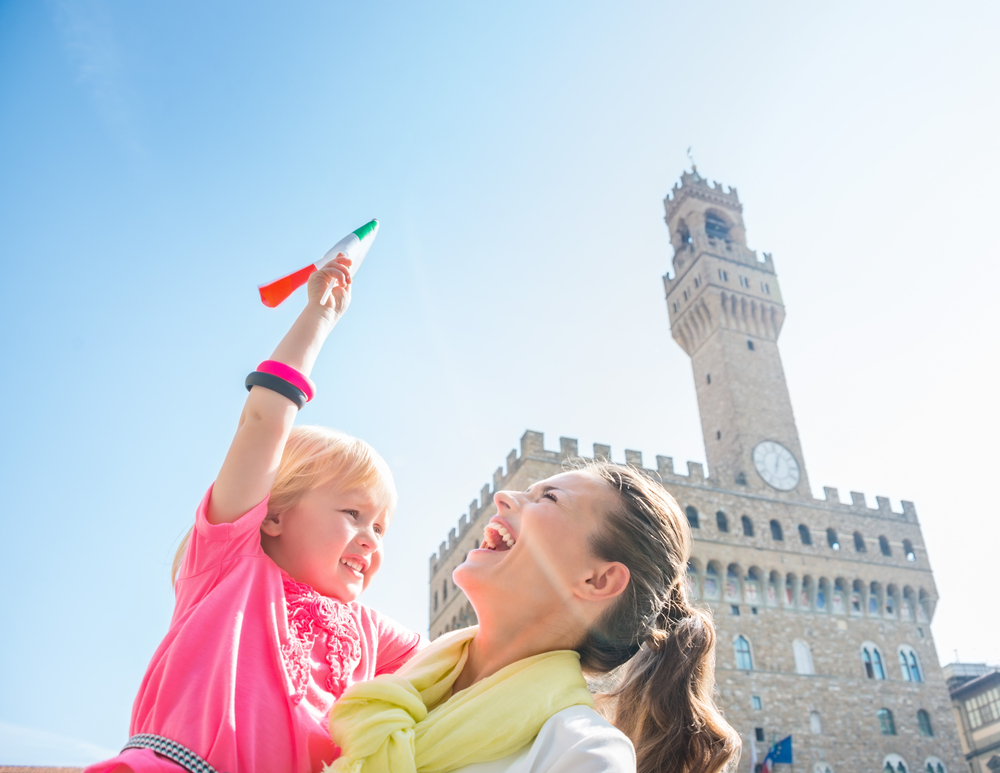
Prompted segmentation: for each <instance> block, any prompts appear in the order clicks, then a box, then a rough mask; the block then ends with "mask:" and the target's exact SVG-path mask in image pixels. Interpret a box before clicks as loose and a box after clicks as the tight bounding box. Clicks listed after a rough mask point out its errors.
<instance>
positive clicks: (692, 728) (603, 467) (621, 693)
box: [579, 463, 740, 773]
mask: <svg viewBox="0 0 1000 773" xmlns="http://www.w3.org/2000/svg"><path fill="white" fill-rule="evenodd" d="M584 469H585V470H586V471H588V472H590V473H591V474H596V475H597V476H598V477H599V478H601V479H602V480H603V481H605V482H606V483H608V484H609V485H610V486H611V487H612V488H613V489H614V490H615V492H616V493H617V494H618V495H619V500H620V504H621V506H620V507H619V508H616V510H615V511H614V512H612V513H610V514H609V517H608V519H607V521H606V528H605V529H603V530H602V533H601V534H600V535H599V536H598V537H597V538H596V539H595V541H594V544H593V545H592V548H593V550H594V551H595V553H596V554H598V555H600V556H601V557H602V558H604V559H605V560H608V561H620V562H621V563H623V564H625V566H627V567H628V569H629V574H630V581H629V587H628V589H627V590H626V592H625V593H624V594H622V598H621V600H620V601H619V602H618V603H617V604H615V606H614V607H612V608H611V609H610V610H609V611H608V613H606V614H605V615H604V617H603V618H602V619H601V620H600V621H598V624H597V625H596V626H595V627H594V628H593V629H592V630H591V631H590V634H589V636H588V637H587V640H586V641H585V642H584V643H583V644H582V645H581V646H580V648H579V652H580V658H581V663H582V664H583V666H584V668H585V669H588V670H590V671H592V672H598V673H606V672H608V671H611V670H613V669H615V668H617V667H619V666H622V665H623V664H624V667H623V669H622V670H623V673H622V674H621V675H620V677H619V681H618V684H617V686H616V687H615V688H614V689H613V690H612V692H611V693H610V694H609V695H608V696H607V697H608V699H609V701H608V702H609V704H611V705H613V709H612V710H611V714H612V716H611V719H612V721H613V722H614V724H615V726H616V727H618V729H619V730H621V731H622V732H623V733H625V734H626V735H627V736H628V737H629V738H630V739H631V740H632V743H633V744H634V746H635V751H636V758H637V773H659V771H669V772H670V773H719V771H722V770H723V769H725V768H726V767H727V766H728V765H729V764H730V763H731V762H732V761H734V760H735V759H736V757H737V756H738V754H739V750H740V738H739V735H738V734H737V733H736V731H735V730H733V728H732V727H730V725H729V724H728V723H727V722H726V721H725V719H723V717H722V713H721V712H720V711H719V709H718V707H717V706H716V705H715V700H714V697H713V693H714V690H715V626H714V624H713V623H712V618H711V614H710V613H709V612H708V611H707V610H703V609H700V608H698V607H693V606H691V605H690V604H689V603H688V601H687V598H686V596H685V593H684V575H685V572H686V568H687V561H688V558H689V557H690V543H691V537H690V531H689V527H688V525H687V520H686V519H685V518H684V516H683V515H682V514H681V512H680V508H679V507H678V506H677V503H676V502H675V501H674V500H673V498H672V497H671V496H670V495H669V494H668V493H667V492H666V490H664V489H663V487H662V486H660V485H658V484H657V483H654V482H653V481H651V480H650V479H649V478H647V477H646V476H645V475H644V474H643V473H641V472H639V471H638V470H635V469H633V468H630V467H622V466H620V465H615V464H610V463H598V464H593V465H588V466H587V467H585V468H584Z"/></svg>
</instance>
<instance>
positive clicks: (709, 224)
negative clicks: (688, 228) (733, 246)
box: [705, 210, 729, 240]
mask: <svg viewBox="0 0 1000 773" xmlns="http://www.w3.org/2000/svg"><path fill="white" fill-rule="evenodd" d="M705 235H706V236H708V238H709V239H723V240H726V239H728V238H729V225H728V224H727V223H726V221H725V220H723V219H722V217H720V216H719V215H717V214H715V212H712V211H711V210H709V211H708V212H706V213H705Z"/></svg>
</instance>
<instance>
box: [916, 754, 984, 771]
mask: <svg viewBox="0 0 1000 773" xmlns="http://www.w3.org/2000/svg"><path fill="white" fill-rule="evenodd" d="M993 759H994V760H995V759H996V757H994V758H993ZM986 767H989V763H987V764H986ZM924 770H925V771H927V773H947V772H946V770H945V767H944V763H943V762H941V760H939V759H938V758H937V757H928V758H927V759H926V760H924Z"/></svg>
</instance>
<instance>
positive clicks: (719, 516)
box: [715, 510, 729, 532]
mask: <svg viewBox="0 0 1000 773" xmlns="http://www.w3.org/2000/svg"><path fill="white" fill-rule="evenodd" d="M715 524H716V526H718V527H719V531H722V532H727V531H729V519H728V518H726V514H725V513H724V512H722V511H721V510H719V512H717V513H716V514H715Z"/></svg>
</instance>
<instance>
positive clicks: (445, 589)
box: [441, 580, 448, 601]
mask: <svg viewBox="0 0 1000 773" xmlns="http://www.w3.org/2000/svg"><path fill="white" fill-rule="evenodd" d="M441 595H442V596H444V600H445V601H447V600H448V581H447V580H445V581H444V582H443V583H442V584H441Z"/></svg>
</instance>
